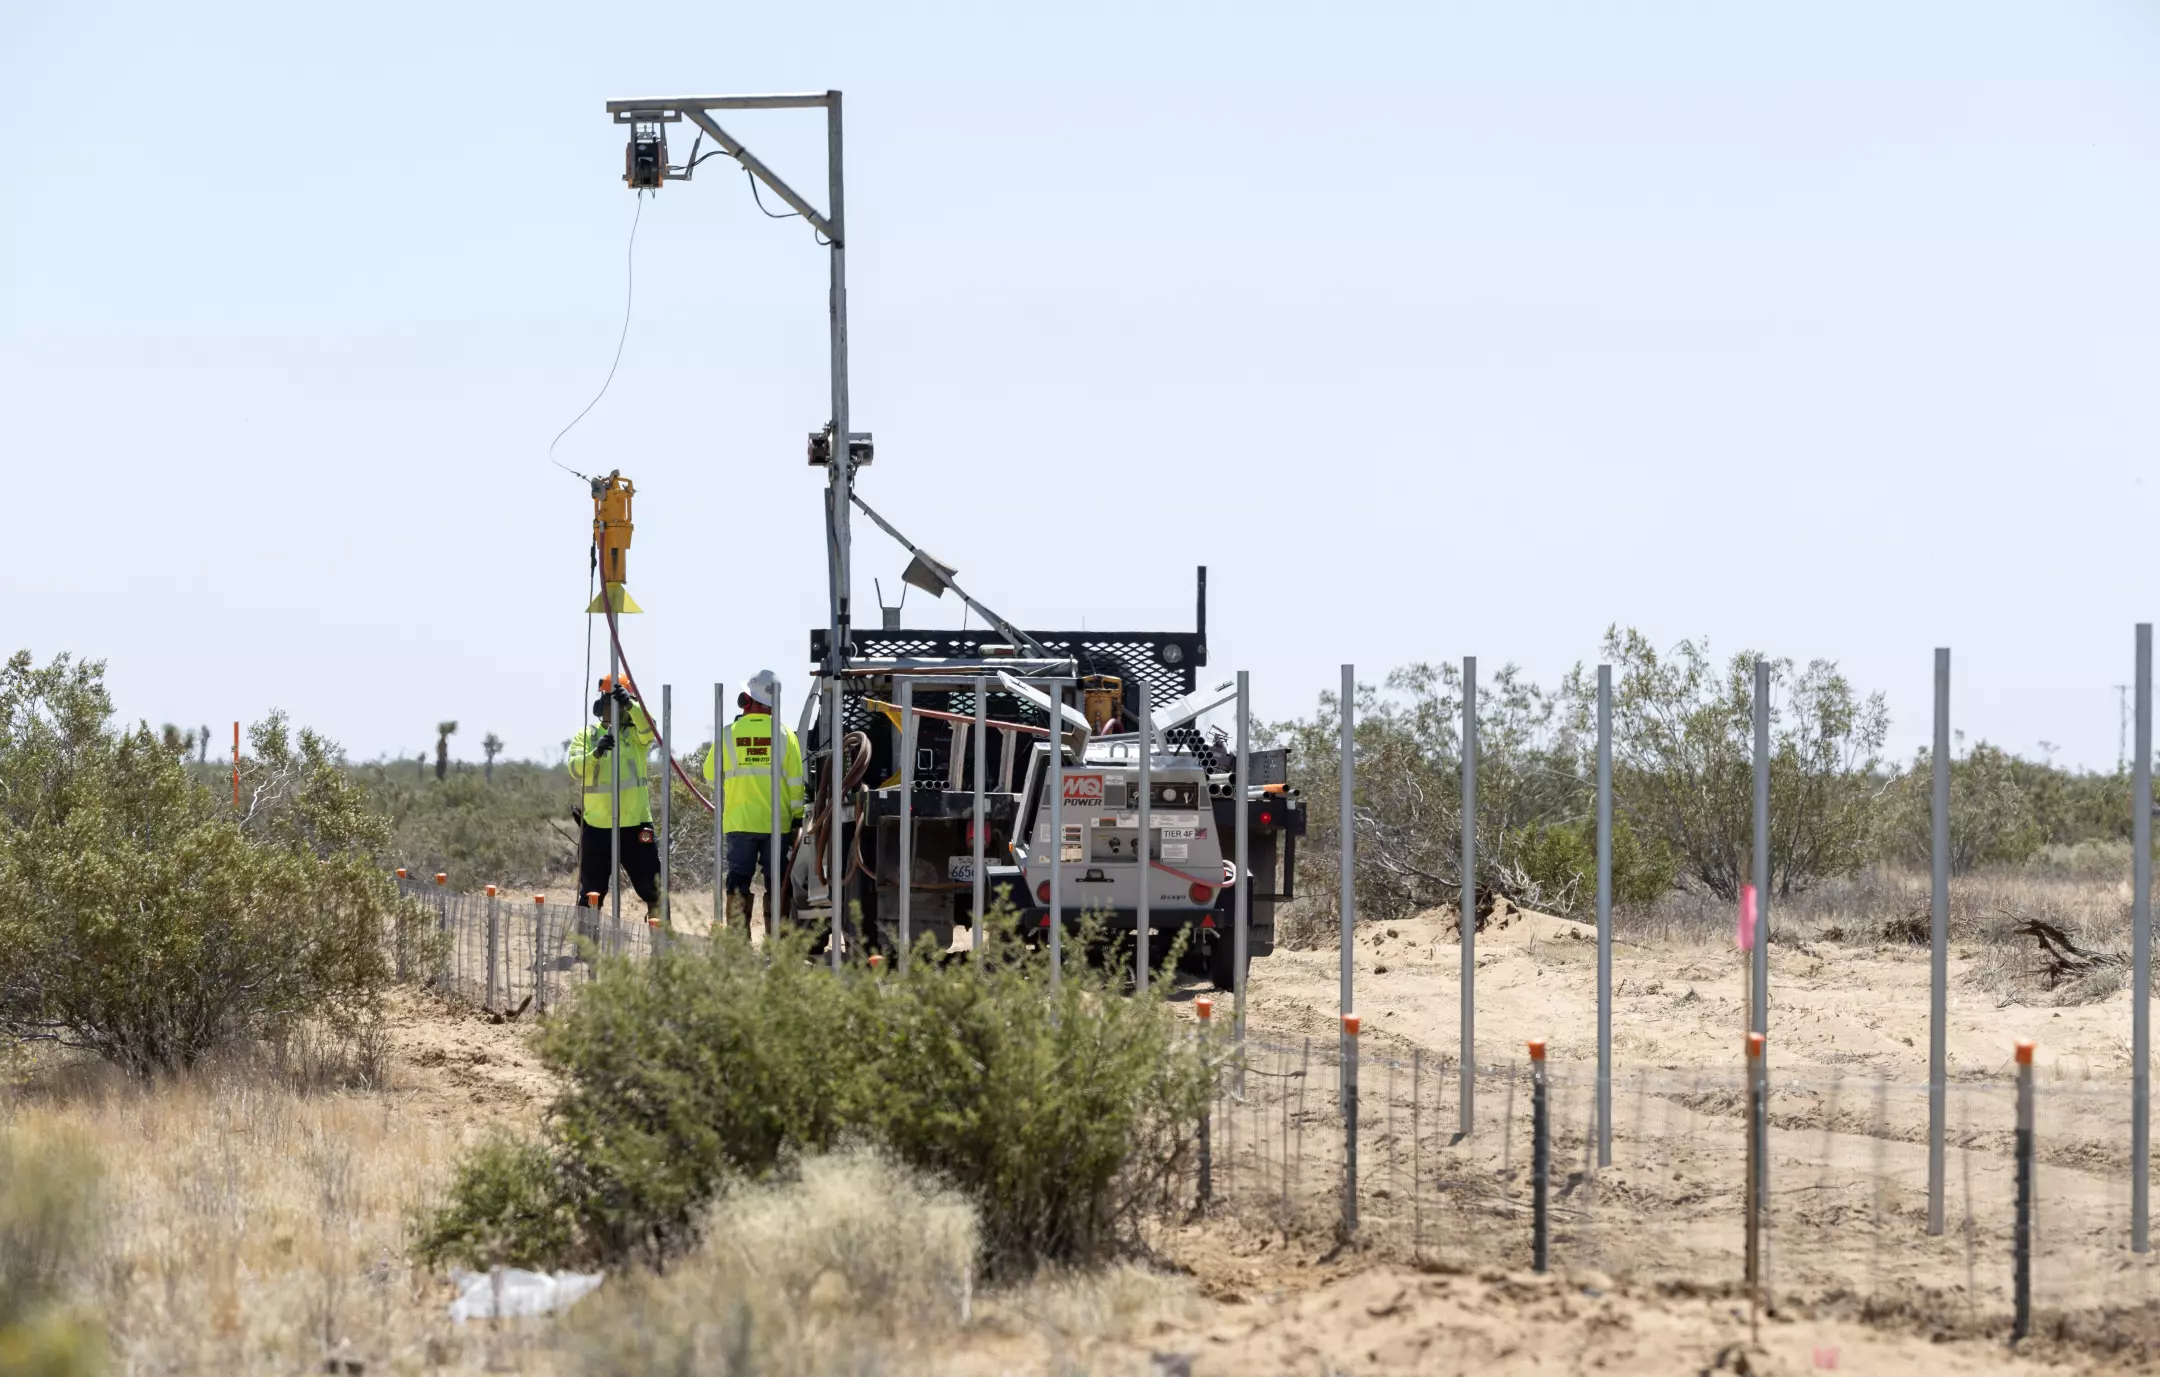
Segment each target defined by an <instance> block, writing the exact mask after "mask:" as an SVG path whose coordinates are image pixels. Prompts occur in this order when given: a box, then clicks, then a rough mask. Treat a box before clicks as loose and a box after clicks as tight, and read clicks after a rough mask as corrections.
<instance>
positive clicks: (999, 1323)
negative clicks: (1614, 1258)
mask: <svg viewBox="0 0 2160 1377" xmlns="http://www.w3.org/2000/svg"><path fill="white" fill-rule="evenodd" d="M291 1055H292V1057H293V1060H294V1062H295V1063H296V1065H295V1067H294V1070H295V1071H302V1070H305V1069H306V1067H307V1066H313V1065H316V1064H317V1063H316V1061H315V1060H314V1055H315V1054H313V1053H309V1054H308V1055H307V1056H306V1057H305V1058H303V1057H302V1056H301V1054H300V1053H299V1052H297V1051H296V1052H294V1053H292V1054H291ZM39 1071H40V1074H38V1075H36V1076H33V1077H30V1078H28V1079H26V1080H24V1081H23V1082H21V1083H20V1084H17V1085H12V1086H10V1085H0V1338H7V1339H9V1340H10V1341H13V1340H14V1339H16V1338H19V1337H20V1336H21V1335H23V1334H30V1335H31V1336H32V1337H33V1338H35V1339H36V1341H37V1342H38V1343H39V1345H40V1347H39V1348H38V1349H37V1352H38V1353H39V1354H40V1356H41V1357H43V1358H49V1357H52V1356H53V1355H56V1354H57V1355H60V1357H61V1358H63V1359H66V1360H67V1361H69V1362H72V1363H73V1364H74V1365H72V1366H48V1367H45V1368H39V1369H34V1370H38V1371H50V1372H54V1373H78V1372H79V1373H91V1372H96V1371H98V1370H100V1369H101V1368H109V1369H110V1370H113V1371H118V1372H131V1373H132V1372H141V1373H151V1372H218V1373H264V1374H269V1373H277V1374H289V1373H293V1372H302V1371H310V1372H321V1371H342V1372H366V1373H376V1372H384V1371H391V1372H400V1371H437V1370H448V1371H471V1372H479V1371H487V1370H498V1371H499V1370H518V1371H523V1372H527V1373H533V1374H543V1375H544V1374H551V1373H552V1374H563V1375H564V1377H569V1375H570V1374H613V1373H623V1374H631V1373H636V1374H646V1373H685V1374H688V1373H697V1374H731V1375H740V1374H748V1373H759V1374H768V1373H769V1374H779V1375H782V1377H784V1375H785V1374H805V1375H808V1374H827V1373H835V1374H837V1373H847V1374H851V1377H854V1375H857V1374H870V1373H932V1372H937V1373H943V1372H950V1371H973V1370H979V1371H982V1372H984V1373H993V1372H1000V1371H1004V1370H1008V1369H1010V1370H1024V1371H1033V1370H1043V1369H1045V1368H1046V1367H1049V1366H1052V1365H1055V1366H1056V1368H1057V1370H1060V1371H1069V1372H1091V1371H1092V1372H1106V1373H1107V1372H1125V1371H1142V1372H1144V1371H1146V1370H1147V1368H1146V1363H1145V1355H1144V1354H1140V1356H1139V1357H1138V1358H1137V1359H1136V1358H1135V1356H1134V1355H1135V1354H1136V1353H1139V1350H1136V1349H1133V1348H1132V1347H1131V1346H1130V1344H1128V1343H1127V1342H1126V1341H1127V1340H1128V1339H1130V1338H1132V1337H1134V1336H1136V1335H1138V1334H1141V1333H1143V1332H1145V1330H1146V1329H1147V1328H1148V1327H1150V1326H1151V1325H1153V1324H1154V1323H1155V1322H1157V1321H1158V1320H1159V1319H1161V1318H1163V1317H1166V1316H1184V1315H1185V1314H1186V1313H1187V1311H1189V1310H1190V1309H1191V1307H1192V1306H1193V1304H1194V1302H1193V1301H1192V1299H1191V1296H1190V1292H1189V1290H1188V1289H1187V1288H1185V1287H1183V1286H1182V1285H1181V1284H1179V1283H1177V1282H1175V1281H1173V1280H1171V1279H1167V1278H1163V1277H1159V1276H1155V1275H1153V1274H1150V1273H1146V1272H1142V1271H1140V1270H1138V1269H1135V1268H1131V1267H1117V1268H1111V1269H1107V1270H1104V1271H1099V1272H1072V1273H1065V1272H1052V1271H1046V1272H1044V1273H1043V1274H1041V1275H1040V1276H1038V1277H1037V1278H1035V1279H1034V1280H1032V1281H1031V1282H1029V1283H1028V1284H1026V1285H1025V1286H1024V1287H1021V1288H1019V1289H1016V1290H1010V1291H1003V1292H993V1293H988V1294H983V1293H978V1291H977V1289H976V1288H977V1265H978V1259H979V1258H980V1256H981V1250H982V1225H981V1223H980V1219H979V1216H978V1213H977V1210H976V1208H975V1206H974V1205H973V1204H972V1203H970V1201H969V1200H968V1198H967V1197H966V1196H965V1195H964V1194H962V1193H961V1192H960V1191H958V1190H956V1189H953V1188H952V1187H950V1186H947V1185H943V1184H940V1183H937V1182H935V1181H932V1180H929V1179H928V1178H926V1177H924V1176H922V1175H921V1174H920V1173H917V1172H914V1171H911V1170H909V1169H907V1168H905V1167H903V1166H900V1165H898V1164H896V1163H894V1162H893V1161H892V1160H890V1159H889V1158H886V1157H883V1156H880V1155H878V1154H875V1153H871V1152H867V1151H860V1150H856V1151H848V1152H842V1153H837V1154H834V1155H831V1156H825V1157H812V1158H809V1159H807V1160H804V1161H802V1162H800V1163H799V1164H797V1165H796V1167H795V1168H794V1170H792V1171H791V1172H788V1173H786V1174H785V1175H784V1176H782V1177H778V1178H775V1179H774V1180H772V1181H769V1182H766V1183H762V1184H754V1185H740V1186H737V1187H735V1188H733V1189H731V1190H729V1191H728V1192H727V1193H726V1194H724V1195H723V1196H722V1197H721V1198H720V1199H719V1200H718V1201H716V1202H715V1203H714V1204H713V1205H712V1206H711V1207H710V1208H709V1210H708V1212H707V1214H706V1217H705V1220H704V1225H703V1228H702V1230H701V1234H702V1239H703V1241H702V1243H701V1244H700V1246H699V1247H698V1248H697V1249H696V1250H695V1251H694V1252H692V1253H691V1254H689V1255H687V1256H686V1257H684V1258H682V1259H681V1260H680V1261H679V1262H678V1263H676V1264H675V1265H673V1266H671V1267H670V1268H669V1269H668V1270H667V1271H666V1272H664V1273H654V1272H644V1271H635V1272H628V1273H613V1274H611V1275H610V1276H609V1278H608V1280H607V1282H606V1284H605V1285H604V1286H603V1287H602V1288H601V1290H600V1291H599V1292H598V1293H597V1294H596V1295H594V1296H592V1297H590V1298H588V1299H586V1300H584V1301H582V1302H580V1303H579V1304H578V1305H577V1306H576V1307H575V1308H573V1309H572V1310H571V1311H570V1312H569V1313H568V1314H567V1315H565V1316H561V1317H553V1318H542V1319H536V1320H519V1321H511V1322H506V1323H502V1324H495V1323H492V1322H487V1321H479V1322H474V1323H471V1324H466V1325H459V1324H456V1323H454V1322H452V1321H451V1320H450V1319H449V1317H448V1305H449V1301H450V1300H451V1298H452V1294H453V1293H452V1288H451V1287H450V1286H449V1284H448V1281H447V1278H446V1277H445V1276H443V1275H442V1274H440V1273H437V1272H434V1271H432V1270H430V1269H426V1268H421V1267H417V1266H415V1265H414V1264H413V1263H412V1262H411V1261H410V1255H411V1244H412V1239H411V1237H410V1235H409V1234H408V1232H407V1227H408V1225H407V1221H408V1220H409V1219H410V1218H411V1216H412V1215H413V1213H414V1210H415V1207H416V1206H417V1205H418V1204H420V1203H421V1202H422V1201H424V1200H427V1199H431V1198H433V1197H435V1196H436V1195H437V1194H439V1192H440V1191H441V1189H442V1187H443V1185H444V1183H445V1182H446V1181H447V1180H448V1178H449V1175H450V1167H451V1163H452V1161H453V1160H454V1159H455V1158H456V1157H457V1156H458V1155H459V1154H461V1153H462V1152H464V1151H466V1150H467V1149H468V1148H469V1147H470V1142H469V1140H470V1139H471V1138H472V1137H474V1136H475V1133H476V1132H477V1130H476V1129H473V1128H471V1127H469V1126H467V1125H463V1124H456V1123H447V1122H443V1121H441V1120H435V1119H429V1118H424V1117H421V1116H419V1115H417V1114H414V1113H412V1112H410V1101H409V1100H407V1099H406V1098H405V1097H404V1096H402V1095H400V1094H399V1093H397V1092H395V1091H377V1092H370V1093H351V1092H345V1091H339V1092H335V1093H310V1092H307V1091H305V1090H302V1089H299V1088H296V1087H295V1084H294V1083H293V1081H292V1080H289V1079H281V1078H280V1077H279V1076H278V1074H277V1073H276V1072H275V1069H274V1062H273V1060H272V1059H270V1058H264V1059H262V1060H260V1061H253V1062H247V1063H228V1064H226V1065H225V1066H224V1067H223V1068H222V1069H220V1070H218V1071H215V1072H206V1073H202V1074H198V1075H195V1076H191V1077H187V1078H184V1079H179V1080H166V1081H159V1082H150V1083H144V1082H140V1081H135V1080H131V1079H129V1078H126V1077H124V1076H121V1075H119V1074H116V1073H113V1072H111V1071H109V1070H107V1069H106V1068H102V1067H98V1066H92V1065H80V1064H77V1065H68V1066H62V1067H58V1068H54V1067H50V1066H47V1067H42V1068H39ZM10 1303H13V1307H14V1308H13V1309H12V1310H11V1309H10V1308H9V1307H10ZM33 1312H34V1313H33ZM11 1314H14V1315H16V1316H17V1319H16V1321H15V1329H14V1331H13V1333H12V1334H11V1333H10V1332H9V1326H10V1320H9V1316H10V1315H11ZM23 1316H28V1317H29V1323H30V1326H31V1327H25V1325H24V1323H23V1320H22V1317H23ZM9 1352H12V1350H10V1349H8V1348H7V1347H6V1345H5V1344H0V1370H11V1369H8V1368H7V1363H6V1361H4V1360H5V1358H6V1357H7V1355H8V1353H9ZM105 1355H110V1357H111V1359H112V1360H113V1361H110V1362H102V1361H101V1359H102V1358H103V1357H104V1356H105Z"/></svg>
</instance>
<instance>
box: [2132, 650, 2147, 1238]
mask: <svg viewBox="0 0 2160 1377" xmlns="http://www.w3.org/2000/svg"><path fill="white" fill-rule="evenodd" d="M2136 711H2137V737H2136V746H2137V754H2136V755H2135V756H2133V757H2131V761H2130V953H2131V955H2130V965H2131V973H2130V1247H2131V1249H2132V1250H2133V1251H2135V1252H2140V1253H2142V1252H2145V1251H2146V1250H2147V1249H2148V1248H2149V1247H2150V1246H2151V1243H2150V1240H2149V1239H2148V1238H2147V1237H2146V1222H2147V1206H2148V1204H2149V1203H2150V1202H2149V1199H2148V1193H2149V1192H2150V1190H2151V1187H2152V1182H2151V1180H2150V1179H2149V1177H2150V1171H2151V1149H2152V753H2153V740H2152V623H2151V622H2139V623H2138V626H2137V709H2136Z"/></svg>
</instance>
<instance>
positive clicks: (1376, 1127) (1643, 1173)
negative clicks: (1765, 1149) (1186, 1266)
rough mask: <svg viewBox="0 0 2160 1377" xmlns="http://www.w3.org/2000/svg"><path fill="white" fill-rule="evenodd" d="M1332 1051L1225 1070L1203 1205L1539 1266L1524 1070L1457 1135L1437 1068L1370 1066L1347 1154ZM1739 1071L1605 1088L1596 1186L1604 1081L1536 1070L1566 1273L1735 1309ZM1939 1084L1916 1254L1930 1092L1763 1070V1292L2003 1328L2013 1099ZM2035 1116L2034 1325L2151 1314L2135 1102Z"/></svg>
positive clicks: (2066, 1106)
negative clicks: (1936, 1152) (2139, 1241)
mask: <svg viewBox="0 0 2160 1377" xmlns="http://www.w3.org/2000/svg"><path fill="white" fill-rule="evenodd" d="M1344 1046H1345V1043H1344V1041H1343V1040H1342V1039H1340V1038H1333V1037H1331V1038H1324V1039H1312V1040H1301V1041H1298V1042H1291V1043H1284V1042H1266V1041H1249V1042H1247V1043H1246V1044H1245V1046H1244V1049H1243V1052H1242V1054H1232V1055H1230V1056H1229V1057H1228V1059H1227V1060H1226V1063H1225V1065H1224V1068H1223V1071H1222V1073H1221V1078H1220V1081H1219V1083H1218V1086H1217V1093H1216V1097H1215V1100H1214V1104H1213V1109H1212V1113H1211V1116H1210V1122H1209V1126H1208V1128H1209V1131H1208V1135H1207V1139H1208V1145H1209V1154H1208V1155H1209V1159H1210V1160H1209V1161H1208V1163H1207V1179H1208V1188H1209V1194H1210V1196H1211V1199H1210V1200H1209V1201H1208V1207H1209V1208H1211V1209H1215V1210H1221V1211H1228V1212H1231V1213H1234V1214H1236V1215H1239V1216H1242V1217H1244V1218H1245V1219H1246V1220H1248V1221H1249V1222H1250V1223H1252V1224H1254V1225H1256V1226H1258V1227H1261V1228H1263V1229H1266V1230H1270V1231H1280V1232H1281V1233H1282V1234H1283V1235H1284V1236H1286V1237H1295V1236H1299V1235H1304V1236H1330V1235H1332V1236H1334V1237H1336V1238H1342V1237H1346V1236H1354V1237H1355V1238H1356V1239H1357V1241H1358V1243H1359V1244H1360V1246H1363V1247H1367V1248H1372V1249H1377V1250H1379V1251H1381V1252H1382V1253H1384V1254H1391V1255H1394V1256H1397V1257H1400V1258H1402V1259H1404V1260H1407V1261H1414V1262H1416V1263H1417V1264H1419V1265H1421V1266H1425V1267H1429V1268H1433V1269H1438V1270H1460V1271H1480V1270H1485V1269H1491V1268H1502V1269H1527V1268H1529V1267H1531V1266H1532V1258H1533V1251H1532V1250H1533V1186H1534V1182H1533V1179H1532V1164H1533V1160H1534V1148H1535V1144H1534V1142H1533V1139H1532V1116H1531V1094H1532V1081H1531V1072H1530V1065H1529V1063H1528V1062H1527V1061H1523V1062H1520V1063H1517V1064H1514V1065H1500V1066H1482V1067H1479V1068H1478V1070H1477V1074H1476V1077H1475V1094H1474V1098H1473V1103H1472V1106H1471V1114H1470V1119H1469V1123H1468V1125H1467V1128H1468V1131H1467V1132H1465V1131H1464V1130H1465V1124H1464V1121H1463V1119H1462V1116H1461V1095H1460V1080H1459V1069H1458V1065H1457V1064H1456V1063H1455V1062H1454V1061H1453V1060H1452V1059H1450V1058H1447V1057H1443V1056H1429V1055H1425V1054H1423V1053H1417V1052H1413V1053H1411V1054H1410V1055H1409V1057H1408V1059H1407V1060H1405V1059H1403V1058H1401V1057H1397V1056H1373V1055H1365V1056H1362V1057H1360V1058H1359V1059H1358V1064H1357V1090H1356V1097H1355V1101H1354V1103H1355V1107H1356V1124H1357V1127H1356V1133H1355V1136H1354V1138H1353V1137H1352V1136H1351V1135H1350V1134H1349V1133H1348V1132H1347V1130H1346V1117H1347V1116H1346V1114H1345V1109H1346V1105H1347V1104H1349V1103H1351V1102H1350V1101H1349V1100H1347V1099H1346V1095H1345V1080H1344V1056H1343V1049H1344ZM1737 1063H1738V1059H1737V1058H1735V1065H1733V1066H1732V1067H1731V1068H1730V1069H1727V1070H1701V1071H1692V1070H1669V1069H1668V1070H1646V1071H1641V1072H1636V1073H1632V1074H1628V1075H1625V1076H1621V1077H1617V1078H1616V1080H1615V1083H1614V1086H1613V1094H1612V1106H1613V1108H1612V1118H1613V1124H1612V1140H1613V1143H1612V1164H1611V1165H1610V1166H1607V1167H1603V1168H1600V1167H1599V1165H1598V1154H1597V1120H1596V1106H1597V1096H1596V1079H1595V1074H1594V1072H1593V1071H1591V1070H1589V1069H1587V1068H1583V1069H1577V1068H1572V1067H1569V1066H1566V1065H1564V1064H1558V1063H1556V1064H1553V1065H1552V1066H1551V1067H1550V1068H1549V1069H1548V1071H1547V1075H1546V1084H1547V1094H1548V1097H1549V1100H1548V1106H1549V1111H1548V1121H1549V1125H1550V1128H1549V1143H1548V1149H1549V1161H1550V1165H1549V1168H1548V1178H1547V1179H1548V1197H1549V1212H1548V1219H1549V1226H1548V1227H1549V1248H1550V1261H1551V1266H1552V1267H1553V1268H1554V1269H1555V1270H1561V1271H1566V1272H1569V1273H1576V1274H1580V1273H1585V1272H1589V1273H1602V1274H1604V1275H1605V1276H1607V1277H1609V1278H1612V1279H1614V1280H1616V1281H1625V1282H1629V1283H1633V1284H1636V1285H1651V1286H1663V1287H1669V1288H1683V1289H1684V1288H1693V1289H1698V1290H1699V1289H1706V1288H1707V1289H1710V1290H1713V1291H1715V1290H1717V1289H1719V1288H1729V1289H1730V1290H1731V1291H1732V1293H1733V1294H1735V1295H1741V1294H1744V1286H1743V1280H1744V1276H1745V1266H1746V1257H1745V1237H1746V1235H1745V1212H1744V1208H1743V1207H1744V1203H1745V1200H1746V1190H1747V1175H1746V1170H1747V1168H1746V1158H1747V1149H1746V1143H1747V1134H1746V1124H1747V1091H1746V1081H1745V1078H1744V1073H1743V1071H1742V1069H1741V1067H1740V1066H1739V1065H1738V1064H1737ZM1947 1091H1948V1103H1949V1120H1950V1123H1951V1125H1952V1131H1951V1133H1950V1139H1949V1142H1950V1146H1949V1159H1948V1164H1947V1167H1948V1170H1947V1180H1946V1184H1947V1190H1946V1200H1945V1204H1946V1211H1945V1227H1944V1229H1943V1231H1942V1233H1941V1234H1939V1235H1934V1236H1930V1235H1929V1233H1928V1231H1927V1222H1928V1209H1927V1181H1928V1174H1927V1105H1928V1087H1927V1086H1926V1085H1925V1084H1907V1083H1897V1082H1892V1081H1888V1080H1878V1079H1871V1078H1867V1077H1864V1076H1853V1075H1839V1074H1828V1075H1824V1076H1820V1077H1778V1076H1773V1078H1772V1079H1771V1083H1770V1093H1769V1097H1768V1101H1767V1108H1768V1119H1769V1124H1770V1130H1769V1157H1768V1163H1767V1182H1766V1191H1767V1194H1766V1202H1767V1203H1766V1208H1765V1211H1764V1215H1763V1221H1764V1232H1763V1235H1762V1238H1763V1243H1762V1249H1763V1254H1762V1256H1763V1276H1764V1279H1765V1283H1764V1291H1765V1297H1766V1299H1768V1300H1771V1301H1773V1302H1774V1301H1776V1300H1777V1299H1779V1298H1781V1297H1783V1298H1787V1299H1794V1300H1799V1299H1804V1300H1805V1301H1806V1302H1807V1303H1808V1304H1809V1305H1811V1306H1817V1307H1824V1306H1827V1307H1830V1308H1832V1309H1837V1308H1840V1307H1842V1308H1846V1309H1849V1310H1850V1311H1851V1312H1853V1313H1855V1314H1860V1315H1895V1314H1900V1313H1907V1312H1910V1313H1912V1314H1915V1315H1918V1316H1921V1317H1925V1318H1932V1319H1934V1320H1935V1321H1937V1322H1940V1323H1949V1324H1972V1325H1979V1324H1995V1323H1998V1322H2000V1321H2003V1320H2005V1319H2007V1318H2008V1316H2009V1315H2010V1313H2011V1309H2012V1300H2013V1297H2012V1259H2013V1248H2014V1230H2015V1224H2016V1186H2015V1169H2016V1158H2015V1133H2016V1123H2017V1119H2016V1088H2015V1085H2014V1083H2013V1082H2011V1081H2009V1080H2007V1079H2003V1080H1987V1081H1979V1080H1971V1081H1959V1082H1955V1083H1953V1084H1951V1085H1950V1086H1948V1087H1947ZM2036 1102H2037V1107H2038V1123H2039V1132H2038V1134H2037V1143H2036V1157H2037V1163H2036V1166H2037V1173H2036V1185H2037V1191H2036V1194H2037V1204H2036V1208H2035V1218H2034V1228H2033V1235H2032V1237H2033V1263H2032V1266H2033V1273H2032V1276H2033V1283H2032V1298H2033V1304H2034V1306H2035V1308H2036V1311H2037V1312H2038V1313H2039V1314H2040V1315H2041V1316H2042V1317H2043V1322H2044V1320H2045V1317H2046V1315H2047V1314H2048V1312H2050V1311H2052V1312H2055V1313H2056V1314H2058V1315H2065V1314H2074V1313H2076V1312H2079V1311H2093V1310H2099V1309H2104V1308H2109V1307H2126V1306H2136V1305H2138V1304H2140V1303H2142V1302H2146V1301H2151V1300H2154V1299H2160V1296H2156V1293H2155V1288H2156V1287H2160V1281H2156V1279H2155V1277H2154V1272H2153V1263H2152V1260H2151V1255H2150V1254H2138V1253H2134V1252H2132V1251H2131V1248H2130V1233H2129V1218H2130V1203H2129V1202H2130V1189H2129V1163H2130V1155H2129V1149H2130V1132H2129V1095H2128V1093H2127V1088H2126V1087H2124V1086H2108V1085H2102V1084H2097V1083H2094V1082H2086V1081H2057V1082H2053V1083H2049V1082H2042V1083H2041V1084H2040V1085H2039V1086H2038V1087H2037V1101H2036ZM1353 1147H1354V1153H1355V1155H1354V1158H1353V1156H1352V1150H1353ZM1353 1164H1354V1169H1353ZM1353 1183H1354V1184H1353Z"/></svg>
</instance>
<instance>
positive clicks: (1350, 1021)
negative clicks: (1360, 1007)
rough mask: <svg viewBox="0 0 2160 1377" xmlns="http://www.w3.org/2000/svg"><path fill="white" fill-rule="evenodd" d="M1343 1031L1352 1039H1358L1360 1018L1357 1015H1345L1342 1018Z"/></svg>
mask: <svg viewBox="0 0 2160 1377" xmlns="http://www.w3.org/2000/svg"><path fill="white" fill-rule="evenodd" d="M1342 1030H1343V1031H1344V1032H1345V1033H1348V1034H1349V1035H1350V1036H1351V1037H1356V1036H1357V1030H1358V1016H1357V1015H1356V1014H1344V1015H1343V1016H1342Z"/></svg>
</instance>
